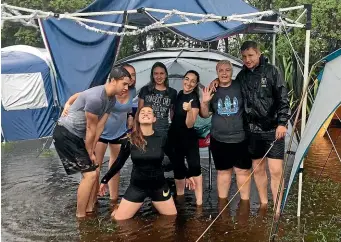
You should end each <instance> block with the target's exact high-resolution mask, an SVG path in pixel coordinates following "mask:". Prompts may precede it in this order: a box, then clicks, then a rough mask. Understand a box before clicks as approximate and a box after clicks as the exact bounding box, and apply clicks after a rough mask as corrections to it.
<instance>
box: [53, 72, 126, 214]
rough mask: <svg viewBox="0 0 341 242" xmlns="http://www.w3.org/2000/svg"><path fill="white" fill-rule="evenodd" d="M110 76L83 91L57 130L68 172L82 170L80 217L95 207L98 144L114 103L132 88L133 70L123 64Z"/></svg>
mask: <svg viewBox="0 0 341 242" xmlns="http://www.w3.org/2000/svg"><path fill="white" fill-rule="evenodd" d="M109 79H110V81H109V82H108V83H106V84H105V85H101V86H96V87H93V88H90V89H88V90H86V91H84V92H81V93H79V94H78V95H77V97H75V98H76V99H77V100H76V101H75V102H74V103H73V104H72V105H71V107H70V109H69V112H68V115H67V116H63V117H61V118H60V119H59V120H58V124H57V126H56V128H55V130H54V133H53V139H54V144H55V147H56V151H57V153H58V155H59V157H60V159H61V161H62V163H63V166H64V168H65V171H66V172H67V174H74V173H77V172H81V173H82V180H81V182H80V185H79V188H78V193H77V212H76V216H77V217H84V216H86V212H91V211H92V210H93V207H94V202H93V201H90V200H92V199H90V197H92V196H90V195H91V190H92V187H93V185H94V184H95V182H96V173H97V172H99V171H98V169H96V168H97V167H98V165H97V162H96V156H95V153H94V149H95V145H96V143H97V141H98V138H99V136H100V135H101V134H102V132H103V129H104V125H105V123H106V121H107V119H108V115H109V113H110V112H111V110H112V108H113V107H114V104H115V95H116V94H120V93H122V92H123V91H124V90H127V89H128V84H129V82H130V74H129V72H128V71H127V70H126V69H124V68H123V67H114V68H113V69H112V70H111V72H110V77H109ZM84 139H85V141H84Z"/></svg>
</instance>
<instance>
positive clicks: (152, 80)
mask: <svg viewBox="0 0 341 242" xmlns="http://www.w3.org/2000/svg"><path fill="white" fill-rule="evenodd" d="M156 67H160V68H162V69H164V70H165V72H166V79H165V82H164V84H165V86H166V88H167V89H168V87H169V80H168V70H167V67H166V66H165V64H163V63H162V62H155V63H154V65H153V66H152V70H151V71H150V82H149V83H148V91H150V92H151V91H153V89H154V88H155V80H154V75H153V74H154V69H155V68H156Z"/></svg>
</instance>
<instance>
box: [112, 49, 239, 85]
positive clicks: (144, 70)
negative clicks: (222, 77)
mask: <svg viewBox="0 0 341 242" xmlns="http://www.w3.org/2000/svg"><path fill="white" fill-rule="evenodd" d="M220 60H229V61H230V62H231V63H232V65H233V77H232V78H233V79H234V78H235V76H236V75H237V74H238V72H239V71H240V70H241V68H242V65H243V64H242V62H241V60H239V59H237V58H235V57H233V56H231V55H228V54H225V53H222V52H220V51H216V50H207V49H203V48H163V49H157V50H152V51H146V52H142V53H139V54H136V55H132V56H128V57H126V58H124V59H121V60H119V61H118V62H117V63H116V65H119V64H121V63H129V64H131V65H133V66H134V67H135V69H136V74H137V82H136V89H137V91H138V90H140V88H141V87H142V86H144V85H146V84H147V83H148V82H149V81H150V72H151V68H152V66H153V64H154V63H155V62H157V61H159V62H162V63H164V64H165V65H166V67H167V69H168V76H169V85H170V86H171V87H173V88H175V89H176V90H177V91H179V90H182V78H183V76H184V74H185V73H186V71H188V70H195V71H197V72H198V73H199V75H200V83H201V84H202V85H204V86H207V85H208V84H209V83H210V82H211V81H212V80H213V79H214V78H215V77H216V76H217V74H216V64H217V62H218V61H220Z"/></svg>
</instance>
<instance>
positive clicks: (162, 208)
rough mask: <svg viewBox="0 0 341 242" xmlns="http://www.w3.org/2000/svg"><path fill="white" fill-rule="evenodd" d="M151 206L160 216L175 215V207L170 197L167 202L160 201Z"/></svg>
mask: <svg viewBox="0 0 341 242" xmlns="http://www.w3.org/2000/svg"><path fill="white" fill-rule="evenodd" d="M153 205H154V207H155V208H156V210H157V211H159V213H160V214H162V215H176V214H177V211H176V207H175V204H174V200H173V198H172V197H171V198H170V199H168V200H167V201H162V202H154V201H153Z"/></svg>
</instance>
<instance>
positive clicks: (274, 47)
mask: <svg viewBox="0 0 341 242" xmlns="http://www.w3.org/2000/svg"><path fill="white" fill-rule="evenodd" d="M272 64H273V65H276V34H273V35H272Z"/></svg>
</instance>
